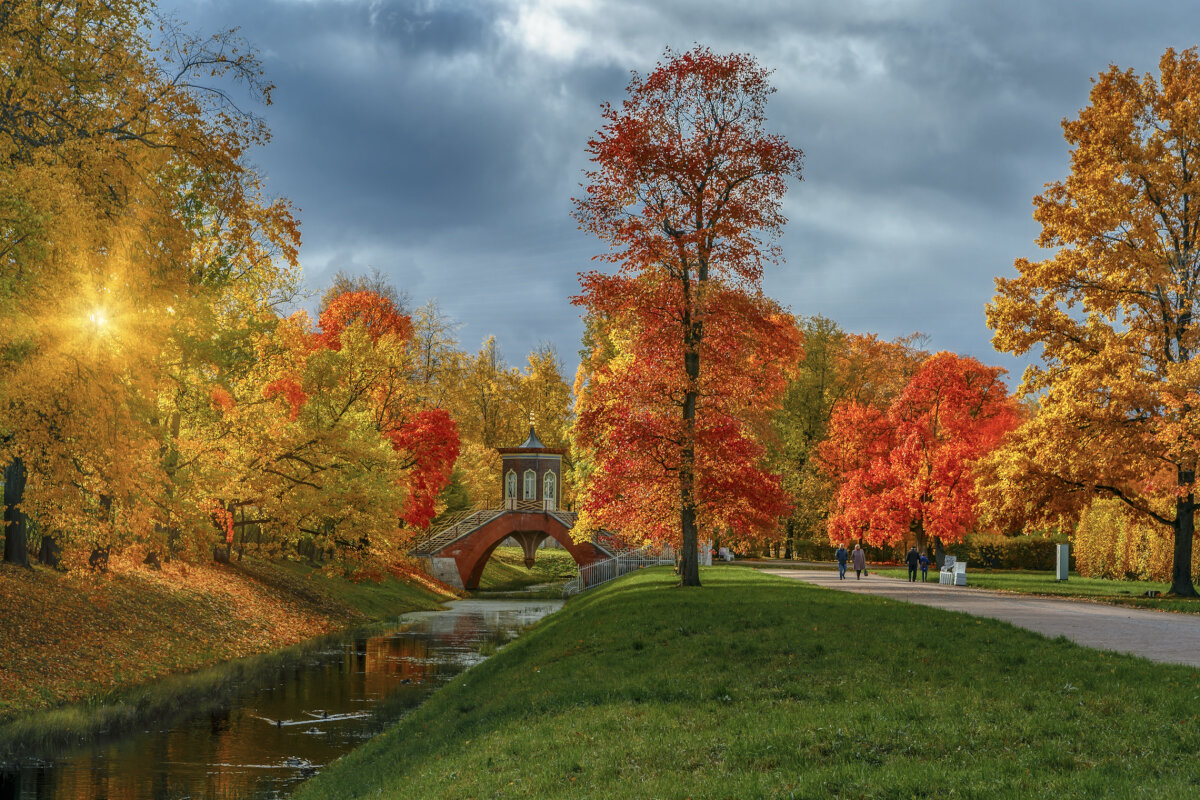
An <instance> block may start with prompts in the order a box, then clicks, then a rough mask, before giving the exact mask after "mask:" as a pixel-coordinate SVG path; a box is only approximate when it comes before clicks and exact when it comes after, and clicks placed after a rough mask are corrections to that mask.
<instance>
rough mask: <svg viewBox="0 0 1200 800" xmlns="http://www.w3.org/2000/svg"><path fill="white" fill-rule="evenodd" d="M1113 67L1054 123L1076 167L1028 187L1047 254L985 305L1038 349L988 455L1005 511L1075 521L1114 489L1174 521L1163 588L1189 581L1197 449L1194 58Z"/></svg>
mask: <svg viewBox="0 0 1200 800" xmlns="http://www.w3.org/2000/svg"><path fill="white" fill-rule="evenodd" d="M1159 73H1160V74H1159V76H1158V77H1157V78H1156V77H1155V76H1153V75H1149V74H1147V75H1145V76H1143V77H1141V78H1139V77H1138V76H1136V75H1135V74H1134V73H1133V71H1132V70H1121V69H1118V68H1117V67H1115V66H1113V67H1110V68H1109V69H1108V70H1106V71H1105V72H1103V73H1101V74H1100V76H1099V77H1098V78H1097V79H1096V80H1095V83H1094V85H1093V87H1092V91H1091V97H1090V103H1089V105H1088V106H1087V107H1086V108H1084V109H1083V110H1082V111H1080V112H1079V117H1078V118H1077V119H1073V120H1065V121H1064V122H1063V130H1064V132H1065V136H1066V139H1067V142H1069V143H1070V144H1071V145H1072V147H1073V149H1072V151H1071V171H1070V174H1069V175H1068V177H1067V178H1066V179H1065V180H1062V181H1055V182H1053V183H1050V184H1048V185H1047V188H1046V191H1045V192H1043V193H1042V194H1040V195H1038V196H1037V197H1035V198H1034V208H1035V210H1034V219H1036V220H1037V221H1038V222H1039V223H1041V226H1042V232H1041V235H1040V236H1039V238H1038V244H1039V245H1041V246H1042V247H1045V248H1049V249H1051V250H1053V254H1052V255H1051V256H1050V257H1048V258H1046V259H1045V260H1043V261H1029V260H1026V259H1018V260H1017V262H1016V268H1017V272H1018V275H1017V277H1015V278H999V279H997V281H996V287H997V294H996V297H995V299H994V300H993V302H992V304H991V305H990V306H989V307H988V324H989V326H991V328H992V330H993V331H994V344H995V346H996V349H998V350H1007V351H1009V352H1012V353H1016V354H1018V355H1020V354H1024V353H1027V352H1030V351H1031V350H1040V357H1041V361H1042V365H1041V366H1033V367H1030V368H1029V370H1027V371H1026V373H1025V376H1024V381H1023V383H1022V387H1021V388H1022V391H1023V392H1024V393H1026V394H1027V395H1029V396H1036V397H1038V398H1039V409H1038V413H1037V414H1036V416H1035V417H1034V418H1033V419H1031V420H1030V421H1029V423H1027V424H1026V425H1025V426H1023V427H1022V429H1021V431H1020V435H1019V436H1018V437H1016V438H1015V439H1014V440H1013V442H1012V444H1011V446H1008V447H1006V448H1005V450H1004V451H1003V452H1002V453H1001V454H998V456H997V459H996V460H995V461H994V462H993V463H991V464H990V466H989V471H988V474H989V480H988V481H987V484H986V485H987V487H988V494H989V496H990V497H991V498H992V501H993V503H994V504H995V505H997V506H998V507H1001V506H1002V507H1005V508H1006V509H1007V512H1008V513H1009V515H1010V516H1013V517H1022V516H1024V517H1026V518H1028V519H1031V520H1033V521H1034V522H1035V523H1042V524H1070V523H1071V522H1072V521H1074V520H1075V519H1077V518H1078V516H1079V514H1080V513H1081V512H1082V511H1083V510H1084V509H1085V508H1086V507H1087V506H1088V505H1089V504H1090V503H1091V501H1092V500H1093V499H1094V498H1096V497H1111V498H1116V499H1117V500H1119V501H1121V502H1122V503H1124V504H1125V505H1126V506H1127V507H1128V508H1129V509H1130V510H1131V511H1133V512H1135V513H1137V514H1138V515H1140V516H1141V517H1143V518H1144V519H1148V520H1153V521H1154V522H1156V523H1158V524H1161V525H1163V526H1165V527H1166V528H1168V529H1169V530H1170V531H1171V532H1172V534H1173V536H1174V566H1173V571H1172V577H1171V591H1172V592H1173V593H1175V594H1177V595H1181V596H1188V597H1193V596H1195V595H1196V590H1195V587H1194V586H1193V585H1192V575H1191V561H1192V559H1191V552H1192V540H1193V537H1194V535H1195V516H1194V515H1195V508H1196V504H1195V483H1196V470H1197V456H1198V454H1200V361H1198V360H1197V358H1196V355H1197V352H1198V351H1200V314H1198V312H1200V308H1198V305H1200V171H1198V169H1197V167H1198V165H1200V58H1198V56H1197V51H1196V50H1195V48H1193V49H1190V50H1185V51H1183V52H1180V53H1177V52H1175V51H1174V50H1167V51H1166V53H1165V54H1164V55H1163V57H1162V59H1161V60H1160V62H1159Z"/></svg>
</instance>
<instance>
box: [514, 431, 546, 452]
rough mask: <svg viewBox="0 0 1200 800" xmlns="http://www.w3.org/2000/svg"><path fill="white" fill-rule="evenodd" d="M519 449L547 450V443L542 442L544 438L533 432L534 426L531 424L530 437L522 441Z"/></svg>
mask: <svg viewBox="0 0 1200 800" xmlns="http://www.w3.org/2000/svg"><path fill="white" fill-rule="evenodd" d="M518 449H519V450H545V449H546V445H544V444H542V440H541V439H539V438H538V437H537V434H536V433H534V432H533V426H532V425H530V426H529V438H528V439H526V440H525V441H523V442H521V444H520V445H519V446H518Z"/></svg>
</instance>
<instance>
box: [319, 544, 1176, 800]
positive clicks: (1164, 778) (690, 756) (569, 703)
mask: <svg viewBox="0 0 1200 800" xmlns="http://www.w3.org/2000/svg"><path fill="white" fill-rule="evenodd" d="M702 580H703V581H704V584H705V585H704V587H703V588H702V589H698V590H697V589H679V588H675V587H674V584H675V582H676V580H675V578H674V576H672V575H671V574H670V572H669V571H668V570H665V569H664V570H651V571H646V572H643V573H640V574H637V575H634V576H629V577H627V578H625V579H623V580H621V581H617V582H615V583H614V584H613V585H610V586H608V587H604V588H601V589H597V590H595V591H594V592H588V593H587V594H585V595H582V596H580V597H578V598H576V599H573V600H572V601H571V602H570V603H569V604H568V605H567V606H566V608H564V609H563V610H562V611H561V612H559V613H557V614H554V615H552V616H551V617H549V618H547V619H545V620H543V621H542V622H541V623H539V624H538V625H537V626H536V627H535V628H534V629H532V630H531V631H530V632H529V633H527V634H526V635H525V636H523V637H522V638H521V639H519V640H517V641H516V642H514V643H512V644H510V645H508V646H507V647H505V648H503V649H502V650H500V652H499V653H498V654H497V655H496V656H495V657H493V658H491V659H489V660H488V661H486V662H484V663H483V664H481V665H479V666H477V667H475V668H474V669H472V670H470V671H469V672H467V673H465V674H464V675H463V676H462V678H461V679H460V680H457V681H455V682H454V683H453V684H451V685H449V686H447V687H445V688H443V689H441V690H439V691H438V692H437V693H436V694H435V695H434V696H433V697H432V698H431V699H430V700H429V701H428V702H426V703H425V704H424V705H423V706H421V707H420V708H418V709H417V710H416V711H414V712H413V714H412V715H410V716H409V717H407V718H405V719H404V720H402V721H401V722H400V723H399V724H398V725H397V726H395V727H394V728H393V729H391V730H390V731H388V732H387V733H385V734H384V735H382V736H380V737H379V738H377V739H375V740H373V741H371V742H369V743H367V744H366V745H364V746H363V747H362V748H360V749H358V750H356V751H354V752H353V753H351V754H349V755H348V756H346V757H344V758H343V759H341V760H340V761H338V762H336V763H335V764H333V765H332V766H330V767H329V768H327V769H326V770H325V771H323V772H322V773H321V774H319V775H318V776H316V777H315V778H314V779H313V780H311V781H310V782H309V783H307V784H305V785H304V786H303V787H302V788H301V791H300V792H299V793H298V794H297V795H296V797H297V798H298V800H316V799H317V798H353V797H384V798H389V797H390V798H417V797H429V798H472V797H479V798H482V797H489V798H491V797H501V798H503V797H513V798H516V797H522V798H524V797H537V798H558V797H563V798H568V797H569V798H664V797H678V798H684V797H690V798H741V799H745V798H759V797H771V798H790V797H796V798H800V797H806V798H807V797H847V798H913V797H980V798H1006V797H1011V798H1031V797H1048V798H1049V797H1053V798H1062V797H1072V798H1075V797H1087V798H1099V797H1132V796H1168V797H1191V796H1195V795H1196V793H1197V788H1198V787H1200V760H1198V759H1196V757H1195V754H1196V753H1197V752H1198V751H1200V721H1198V718H1197V716H1196V713H1197V709H1198V708H1200V676H1198V674H1197V672H1196V670H1194V669H1192V668H1187V667H1182V666H1180V667H1173V666H1164V665H1161V664H1150V663H1149V662H1146V661H1144V660H1142V659H1138V658H1134V657H1131V656H1125V655H1118V654H1111V653H1101V652H1096V651H1092V650H1087V649H1085V648H1081V647H1078V646H1076V645H1074V644H1072V643H1070V642H1069V641H1067V640H1066V639H1064V638H1059V639H1054V640H1050V639H1046V638H1044V637H1042V636H1039V635H1037V634H1034V633H1031V632H1028V631H1025V630H1021V629H1018V628H1015V627H1013V626H1011V625H1008V624H1005V623H1001V622H997V621H993V620H985V619H976V618H973V617H969V616H966V615H962V614H955V613H950V612H945V611H939V610H937V609H931V608H925V607H921V606H913V605H908V604H904V603H898V602H892V601H887V600H880V599H877V598H869V597H861V596H855V595H851V594H845V593H840V592H834V591H828V590H822V589H819V588H817V587H813V586H809V585H805V584H802V583H799V582H794V581H789V580H786V579H783V578H778V577H774V576H768V575H762V574H759V573H757V572H755V571H753V570H749V569H738V568H735V567H714V568H712V569H708V570H703V571H702Z"/></svg>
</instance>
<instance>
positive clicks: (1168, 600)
mask: <svg viewBox="0 0 1200 800" xmlns="http://www.w3.org/2000/svg"><path fill="white" fill-rule="evenodd" d="M879 574H880V575H886V576H888V577H891V578H901V579H907V578H908V570H907V569H886V568H885V569H881V570H879ZM929 580H931V581H936V580H937V570H936V569H934V568H933V567H930V569H929ZM967 585H968V586H975V587H977V588H980V589H999V590H1001V591H1005V592H1017V593H1019V594H1042V595H1053V596H1057V597H1081V598H1086V599H1089V600H1102V601H1104V602H1108V603H1115V604H1118V605H1124V606H1135V607H1138V608H1153V609H1160V610H1163V611H1184V612H1189V613H1193V614H1200V599H1192V600H1188V599H1183V598H1178V597H1164V596H1159V597H1145V596H1144V595H1145V593H1146V592H1147V591H1156V592H1160V593H1162V594H1165V593H1166V591H1167V589H1169V588H1170V584H1167V583H1154V582H1151V581H1114V580H1108V579H1106V578H1081V577H1079V576H1078V575H1076V574H1075V573H1074V572H1072V573H1071V577H1070V579H1069V580H1066V581H1057V580H1055V579H1054V573H1053V572H1035V571H1033V570H978V569H971V567H970V565H969V564H968V565H967Z"/></svg>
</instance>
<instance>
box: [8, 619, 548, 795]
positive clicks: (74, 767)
mask: <svg viewBox="0 0 1200 800" xmlns="http://www.w3.org/2000/svg"><path fill="white" fill-rule="evenodd" d="M550 610H551V609H550V608H546V609H544V610H542V611H541V612H540V613H535V612H527V613H520V612H516V613H514V612H515V611H516V610H515V609H512V608H509V609H505V610H502V611H500V612H499V613H497V612H494V611H492V609H490V608H489V609H487V610H486V611H485V610H483V609H471V608H462V609H460V610H457V611H450V612H443V613H438V614H435V615H432V616H430V617H428V619H427V621H426V622H423V623H419V624H414V626H413V629H410V630H404V631H401V632H399V633H397V634H393V635H387V636H374V637H370V638H366V637H360V638H351V639H347V640H344V641H343V642H342V643H341V644H340V645H333V646H331V647H329V648H328V649H326V650H324V651H323V652H321V653H317V654H311V653H310V654H309V655H307V656H305V657H304V658H303V659H302V660H301V661H300V662H298V663H294V664H289V665H287V666H284V667H281V668H280V669H279V672H278V674H276V675H275V685H274V687H272V688H265V689H259V690H256V691H252V690H250V689H247V690H246V694H245V695H244V696H243V697H242V698H241V699H240V700H238V701H237V702H236V703H235V705H234V708H233V709H231V710H225V711H216V712H212V713H209V714H205V715H202V716H201V717H199V718H197V719H194V720H192V721H191V722H190V723H184V724H182V725H179V726H176V727H175V728H174V729H172V730H170V731H165V732H157V733H151V734H150V735H145V736H134V737H129V738H126V739H123V740H121V741H117V742H111V743H98V744H97V745H95V747H94V748H91V749H88V750H84V751H81V752H78V753H76V754H73V755H68V756H65V757H64V758H62V759H61V760H57V761H56V763H55V764H54V765H53V766H52V767H48V768H32V769H25V770H21V772H20V774H19V775H12V774H9V775H4V774H0V800H5V799H6V798H9V797H13V798H20V799H21V800H25V799H26V798H28V799H29V800H45V799H48V798H55V800H60V799H63V800H94V799H95V798H98V797H105V798H109V800H149V798H154V799H155V800H158V799H159V798H162V799H163V800H175V798H183V797H189V796H191V797H239V798H244V797H252V796H254V795H256V794H258V793H260V792H264V791H265V792H272V793H273V792H275V791H278V790H283V791H287V790H288V789H287V788H286V787H287V786H288V785H290V784H295V783H297V782H299V781H300V780H302V779H303V778H305V777H308V776H309V775H311V774H312V772H314V771H315V770H314V769H313V768H312V767H313V766H316V767H320V766H322V765H324V764H327V763H329V762H330V761H332V760H333V759H334V758H336V757H337V756H339V755H341V754H342V753H345V752H346V751H348V750H349V749H351V748H352V747H354V746H357V745H358V744H360V743H361V742H362V734H361V732H362V731H364V730H369V729H371V728H372V727H373V726H376V725H378V724H380V723H378V722H374V721H371V720H368V719H350V718H347V716H357V715H359V714H361V713H362V712H364V711H371V709H372V708H373V707H376V704H378V707H379V708H380V709H384V708H385V707H386V706H387V705H388V703H391V702H392V701H401V703H400V705H398V706H396V708H397V709H402V708H403V707H406V705H407V704H408V701H407V700H406V695H407V696H408V697H411V699H412V704H415V703H416V702H418V701H419V698H420V697H423V696H424V695H426V694H427V693H428V692H429V691H431V690H432V689H433V688H435V687H436V686H437V685H439V684H440V683H441V682H442V681H444V680H445V679H446V678H447V677H449V676H450V675H452V674H455V673H457V672H458V671H459V669H460V668H461V667H462V666H464V664H465V663H468V662H469V659H462V658H459V657H458V656H460V655H461V654H463V653H471V654H475V653H476V651H477V649H478V646H479V644H480V643H481V642H483V641H484V640H492V641H506V640H507V639H509V638H511V636H512V635H513V634H514V633H515V631H516V630H517V629H518V628H521V627H524V626H525V625H527V624H528V623H529V622H532V621H533V618H536V617H540V616H542V615H543V614H544V613H548V612H549V611H550ZM531 617H532V618H531ZM380 701H383V702H380ZM384 713H385V714H386V713H388V712H387V711H384ZM392 713H398V712H392ZM325 714H328V716H329V717H340V719H336V720H325V719H322V716H323V715H325ZM275 721H280V722H282V723H284V724H282V725H276V724H274V723H275ZM318 732H319V733H318ZM222 765H227V766H222Z"/></svg>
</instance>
